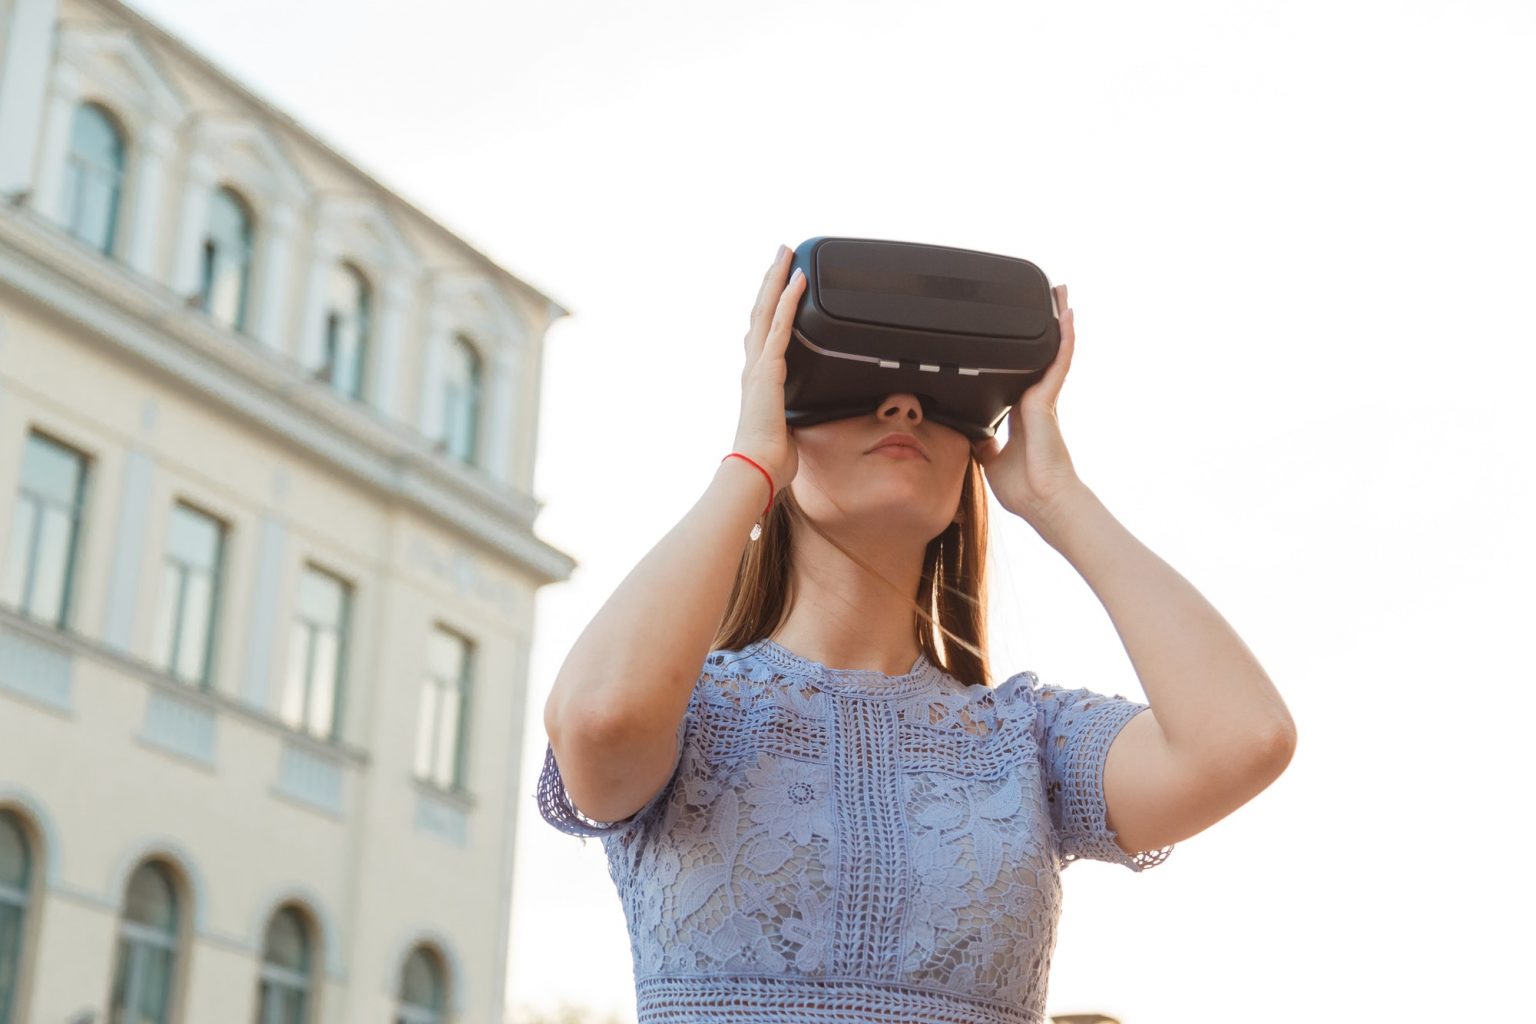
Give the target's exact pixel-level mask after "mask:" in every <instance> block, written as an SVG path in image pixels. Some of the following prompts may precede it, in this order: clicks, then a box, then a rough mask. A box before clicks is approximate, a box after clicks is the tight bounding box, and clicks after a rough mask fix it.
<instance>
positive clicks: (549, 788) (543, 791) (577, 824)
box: [534, 716, 688, 837]
mask: <svg viewBox="0 0 1536 1024" xmlns="http://www.w3.org/2000/svg"><path fill="white" fill-rule="evenodd" d="M687 729H688V719H687V717H686V716H685V717H684V718H683V720H682V721H681V722H679V723H678V724H677V753H676V755H675V756H674V757H673V760H672V772H671V774H670V775H669V776H668V777H667V781H666V783H665V784H664V785H663V786H662V787H661V789H659V790H657V792H656V794H655V795H654V796H652V797H651V799H650V800H649V801H648V802H647V803H646V805H645V806H644V807H642V808H640V810H638V811H636V812H635V813H634V814H631V815H630V816H629V817H627V818H622V819H620V820H618V821H598V820H596V819H594V818H589V817H587V816H586V815H585V814H583V813H581V811H580V810H578V809H577V807H576V805H575V804H574V803H572V802H571V795H570V794H569V793H567V792H566V790H565V780H564V779H563V778H561V776H560V765H559V764H558V763H557V762H556V761H555V748H554V747H553V746H552V745H550V744H549V743H548V742H547V741H546V742H545V744H544V767H543V770H542V771H540V772H539V786H538V790H537V792H535V794H534V796H535V797H536V799H537V800H538V802H539V814H540V815H542V816H543V818H544V820H545V821H547V822H549V823H550V824H551V825H553V826H554V827H555V828H557V829H559V830H560V831H561V832H565V833H567V834H569V835H573V836H582V837H587V836H597V837H602V836H610V835H617V834H618V833H621V832H624V831H625V830H627V829H628V828H630V827H631V826H632V825H634V824H635V823H636V822H638V821H641V820H642V819H644V818H645V817H646V816H647V815H649V814H650V813H651V811H652V810H654V809H655V808H656V806H657V805H658V804H660V803H661V802H662V801H663V799H664V798H665V796H666V794H667V792H668V791H669V790H670V789H671V788H672V780H673V779H675V778H677V767H678V765H679V764H680V763H681V762H682V758H683V735H684V733H685V732H687Z"/></svg>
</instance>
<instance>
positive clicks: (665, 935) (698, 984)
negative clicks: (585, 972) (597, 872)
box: [537, 640, 1172, 1024]
mask: <svg viewBox="0 0 1536 1024" xmlns="http://www.w3.org/2000/svg"><path fill="white" fill-rule="evenodd" d="M1147 707H1148V705H1146V704H1140V703H1136V702H1134V701H1130V700H1127V699H1125V698H1123V697H1120V696H1118V695H1117V696H1114V697H1107V696H1104V695H1103V694H1098V693H1094V692H1091V691H1089V690H1081V689H1079V690H1063V689H1059V688H1056V687H1051V686H1044V685H1041V684H1040V683H1039V682H1038V680H1037V679H1036V677H1035V675H1034V673H1032V672H1022V673H1020V674H1018V675H1015V676H1013V677H1011V678H1009V679H1008V680H1007V681H1006V682H1003V683H1001V684H999V685H998V686H996V687H994V688H991V689H989V688H987V687H984V686H980V685H972V686H967V685H963V684H961V683H960V682H958V681H956V680H955V679H954V678H952V677H951V676H949V675H948V674H946V673H945V672H943V671H942V670H941V669H939V668H938V667H937V666H935V665H934V664H933V663H932V662H930V661H929V660H928V659H927V657H926V656H919V658H918V660H917V661H916V662H915V663H914V664H913V666H912V669H911V671H910V672H908V673H907V674H906V675H901V676H888V675H884V674H882V673H879V672H875V671H867V670H851V669H829V668H827V667H825V666H823V665H821V664H819V663H817V662H813V661H810V660H808V659H806V658H803V657H801V656H799V655H797V654H795V653H793V652H792V651H790V650H788V649H787V648H785V647H783V646H781V645H779V644H777V643H775V642H774V641H772V640H760V641H758V642H756V643H753V644H749V645H747V646H746V647H745V648H743V649H742V650H741V651H735V652H733V651H713V652H711V653H710V655H709V657H708V659H707V660H706V662H705V665H704V671H703V672H702V674H701V675H700V678H699V681H698V683H697V685H696V686H695V688H694V692H693V696H692V698H691V700H690V703H689V705H688V711H687V715H686V716H685V717H684V719H683V722H682V723H681V726H680V728H679V730H678V757H677V764H676V767H675V768H674V770H673V773H672V776H671V779H670V780H669V781H668V783H667V784H666V786H664V787H663V788H662V790H661V791H660V792H659V793H657V794H656V795H655V797H654V798H652V800H651V801H650V803H648V804H647V805H646V806H645V807H644V808H642V809H641V810H640V811H638V812H636V813H635V814H634V815H632V816H631V817H629V818H627V819H625V820H623V821H619V822H599V821H593V820H592V819H590V818H587V817H586V816H585V815H583V814H582V813H581V812H580V811H579V810H578V809H577V808H576V807H575V806H573V805H572V803H571V801H570V797H569V794H567V793H566V791H565V787H564V784H563V783H562V781H561V778H560V768H559V765H558V764H556V762H555V758H554V753H553V751H552V750H549V749H546V752H545V759H544V767H543V771H542V773H541V774H540V777H539V782H538V793H537V797H538V801H539V810H540V812H541V814H542V815H543V816H544V818H545V820H546V821H548V822H549V823H550V824H551V825H553V826H554V827H555V828H558V829H560V830H561V831H563V832H567V833H570V834H572V835H579V836H600V837H602V841H603V845H604V847H605V849H606V851H607V854H608V865H609V872H610V874H611V875H612V877H613V881H614V884H615V885H616V886H617V888H618V895H619V899H620V902H621V903H622V904H623V908H624V916H625V918H626V920H627V922H628V927H629V937H630V945H631V949H632V952H633V956H634V972H635V990H636V991H635V996H636V1005H637V1009H638V1011H639V1020H640V1024H685V1022H686V1024H706V1022H715V1021H719V1022H731V1024H742V1022H748V1024H869V1022H889V1024H914V1022H923V1024H932V1022H943V1024H1000V1022H1006V1024H1043V1022H1044V1021H1045V1020H1046V1017H1045V996H1046V983H1047V976H1048V974H1049V968H1050V961H1051V954H1052V952H1053V950H1054V948H1055V944H1056V922H1057V918H1058V916H1059V914H1060V910H1061V884H1060V871H1061V870H1062V869H1063V868H1064V867H1065V866H1066V865H1068V864H1070V863H1072V862H1073V861H1075V860H1080V859H1083V858H1088V859H1093V860H1101V861H1108V862H1111V863H1115V864H1123V865H1125V866H1126V867H1128V868H1130V869H1131V870H1133V871H1142V870H1144V869H1145V868H1148V867H1152V866H1154V865H1156V864H1160V863H1162V861H1163V860H1164V859H1165V858H1166V857H1167V856H1168V854H1169V852H1170V851H1171V850H1172V847H1166V848H1164V849H1162V850H1156V851H1148V852H1142V853H1137V854H1136V855H1134V856H1130V855H1127V854H1126V853H1125V852H1124V851H1123V850H1121V849H1120V847H1119V846H1118V845H1117V844H1116V842H1115V837H1114V833H1112V832H1110V831H1109V830H1108V828H1107V826H1106V824H1105V810H1104V796H1103V790H1102V778H1103V767H1104V758H1105V755H1106V753H1107V752H1108V750H1109V745H1110V743H1111V742H1112V741H1113V740H1114V738H1115V735H1116V734H1117V733H1118V732H1119V730H1120V728H1121V727H1122V726H1123V725H1124V724H1125V723H1126V722H1127V721H1129V720H1130V719H1131V718H1132V717H1133V716H1134V715H1136V714H1137V713H1138V712H1140V711H1143V710H1145V709H1146V708H1147Z"/></svg>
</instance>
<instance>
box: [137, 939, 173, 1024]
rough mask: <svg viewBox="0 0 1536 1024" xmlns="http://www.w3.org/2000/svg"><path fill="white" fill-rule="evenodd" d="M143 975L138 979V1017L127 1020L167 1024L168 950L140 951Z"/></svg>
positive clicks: (169, 975) (169, 952)
mask: <svg viewBox="0 0 1536 1024" xmlns="http://www.w3.org/2000/svg"><path fill="white" fill-rule="evenodd" d="M141 952H142V954H143V958H144V973H143V975H142V977H141V979H140V981H141V983H142V985H143V987H142V988H141V989H140V991H139V1000H138V1002H139V1005H138V1007H137V1009H138V1015H137V1016H130V1017H129V1020H131V1021H134V1024H138V1022H139V1021H143V1022H144V1024H151V1022H153V1024H167V1022H168V1016H169V1012H170V1007H171V951H170V950H168V949H144V950H141Z"/></svg>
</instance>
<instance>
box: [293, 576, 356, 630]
mask: <svg viewBox="0 0 1536 1024" xmlns="http://www.w3.org/2000/svg"><path fill="white" fill-rule="evenodd" d="M346 590H347V586H346V584H345V583H343V582H342V581H341V580H338V579H337V578H336V577H334V576H332V575H330V574H329V573H325V572H321V571H320V570H318V569H316V568H314V567H313V566H311V567H308V568H306V569H305V570H304V578H303V579H302V580H301V581H300V582H299V601H298V605H299V608H298V610H299V614H300V615H302V616H303V617H304V618H306V619H308V620H309V621H311V622H313V623H316V624H317V625H321V626H327V627H329V628H331V629H335V630H340V629H341V627H342V613H343V610H344V608H345V605H346Z"/></svg>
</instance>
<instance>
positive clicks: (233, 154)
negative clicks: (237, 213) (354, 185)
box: [188, 116, 309, 208]
mask: <svg viewBox="0 0 1536 1024" xmlns="http://www.w3.org/2000/svg"><path fill="white" fill-rule="evenodd" d="M188 143H189V145H190V146H191V149H192V152H193V153H196V154H198V155H199V156H201V157H202V158H203V159H205V160H207V161H209V163H211V164H212V166H213V167H214V168H215V169H216V170H217V171H218V173H219V174H220V176H221V177H223V178H225V179H227V180H231V181H233V182H234V183H235V184H237V185H241V186H244V187H245V188H246V189H247V190H249V191H251V192H254V193H255V194H256V195H258V196H260V197H262V198H264V199H266V200H267V201H269V202H282V203H286V204H289V205H290V206H293V207H294V208H297V207H298V206H299V204H301V203H302V202H303V200H304V196H305V195H306V194H307V193H308V191H309V185H308V182H306V181H305V180H304V176H303V175H301V174H300V173H299V171H298V168H296V167H295V166H294V164H293V161H291V160H289V159H288V156H287V154H285V153H284V152H283V150H282V147H280V146H279V145H278V144H277V143H276V142H275V141H274V140H273V138H272V136H271V135H269V134H268V133H267V131H266V130H265V129H264V128H263V127H262V126H261V124H260V123H259V122H256V121H251V120H247V119H245V118H236V117H225V116H205V117H198V118H195V119H193V121H192V122H191V128H190V130H189V133H188Z"/></svg>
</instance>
